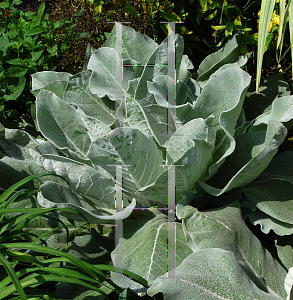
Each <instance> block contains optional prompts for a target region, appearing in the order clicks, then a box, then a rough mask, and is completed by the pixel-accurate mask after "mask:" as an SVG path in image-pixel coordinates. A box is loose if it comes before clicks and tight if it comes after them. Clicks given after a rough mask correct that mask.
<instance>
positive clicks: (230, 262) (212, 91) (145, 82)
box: [0, 23, 293, 300]
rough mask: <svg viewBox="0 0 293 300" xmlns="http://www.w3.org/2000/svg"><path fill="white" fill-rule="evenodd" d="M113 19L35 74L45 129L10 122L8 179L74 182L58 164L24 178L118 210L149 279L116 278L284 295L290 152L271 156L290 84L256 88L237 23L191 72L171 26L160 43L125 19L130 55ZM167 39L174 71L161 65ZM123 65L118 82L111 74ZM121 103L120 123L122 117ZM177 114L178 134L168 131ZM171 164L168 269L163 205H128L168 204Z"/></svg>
mask: <svg viewBox="0 0 293 300" xmlns="http://www.w3.org/2000/svg"><path fill="white" fill-rule="evenodd" d="M116 31H117V32H118V31H120V32H122V27H121V25H120V24H119V23H116V24H115V26H114V28H113V30H112V32H111V34H110V35H109V37H108V40H107V41H106V43H105V44H104V45H103V47H101V48H99V49H97V50H95V49H91V53H90V58H89V60H88V62H87V63H85V65H84V71H83V72H81V73H78V74H76V75H72V74H69V73H65V72H64V73H57V72H52V71H51V72H50V71H46V72H39V73H36V74H34V75H33V76H32V90H33V93H34V95H35V96H36V107H35V112H34V117H35V124H36V128H37V130H38V131H39V132H40V133H41V135H42V136H43V137H44V138H43V139H35V138H33V137H32V136H31V135H30V134H28V133H27V132H25V131H22V130H19V129H7V128H4V127H3V126H2V128H1V131H0V144H1V146H2V148H3V150H4V153H3V154H2V156H3V157H2V159H1V160H0V172H1V178H3V179H2V180H1V188H3V189H6V188H8V187H9V186H10V185H11V184H12V183H13V182H12V181H13V180H20V179H22V178H23V177H24V176H27V175H31V174H36V173H44V172H50V173H54V174H57V175H59V176H62V177H64V178H65V179H66V180H67V181H68V182H69V183H70V187H68V186H67V185H65V184H64V181H63V180H61V179H59V178H56V177H52V178H50V180H45V179H44V178H38V180H34V181H32V182H31V183H30V184H31V185H30V186H27V187H28V188H38V189H39V192H38V195H37V199H38V202H39V204H40V205H41V206H43V207H45V208H70V209H73V210H76V211H78V212H79V213H80V214H82V216H83V217H81V216H80V215H77V214H76V215H75V214H71V213H66V212H60V216H65V217H67V218H69V219H73V220H75V221H76V222H82V221H83V220H84V218H85V219H86V220H87V221H88V222H89V223H91V224H97V225H98V226H99V225H104V224H115V221H116V220H117V219H123V239H121V240H120V245H123V253H124V258H123V261H124V266H123V267H124V268H125V269H126V270H128V271H131V272H134V273H136V274H138V275H140V276H141V277H143V278H144V279H145V280H147V282H148V285H149V288H146V287H145V286H143V285H141V284H139V283H137V282H134V281H133V280H131V279H129V278H126V277H118V278H117V277H113V281H114V282H115V284H117V285H118V286H120V287H122V288H125V289H126V288H130V289H131V290H132V291H134V292H135V293H137V294H138V295H141V296H142V295H149V296H150V297H156V296H158V295H159V293H162V294H163V297H164V299H174V300H175V299H188V300H190V299H196V300H197V299H198V300H199V299H219V298H222V299H287V298H288V299H289V295H288V294H289V293H290V287H291V285H292V279H290V278H291V276H292V275H291V273H290V272H289V270H290V268H291V267H292V266H293V261H292V257H293V255H292V254H293V253H292V246H293V244H292V234H293V221H292V210H293V206H292V201H293V200H292V184H293V181H292V180H293V178H292V176H293V169H292V166H293V155H292V151H285V152H282V153H279V154H278V155H276V154H277V153H278V149H279V146H280V145H281V144H282V143H283V141H284V140H285V138H286V136H287V133H288V130H289V129H290V128H291V127H292V119H293V113H292V105H293V96H290V88H289V86H288V84H287V83H286V82H285V80H284V79H283V77H282V76H281V75H280V74H277V75H273V76H270V77H267V78H265V79H263V81H262V83H261V86H260V91H261V94H256V93H255V86H254V85H253V84H251V77H250V76H249V74H247V73H246V72H245V71H244V70H243V69H242V68H243V67H244V66H245V64H246V62H247V60H248V59H249V54H246V55H242V54H241V51H240V49H239V46H238V43H237V36H234V37H233V38H232V39H231V40H230V41H229V42H228V43H227V45H226V46H225V47H224V48H223V49H221V50H219V51H218V52H216V53H214V54H212V55H210V56H208V57H207V58H206V59H205V60H204V61H203V62H202V63H201V64H200V66H199V69H198V70H197V72H196V74H195V75H194V76H192V75H191V73H190V71H189V70H192V69H193V65H192V63H191V61H190V60H189V59H188V57H187V56H186V55H183V49H184V41H183V38H182V36H180V35H178V34H176V35H175V34H174V33H173V32H171V33H170V35H169V36H168V37H167V38H166V39H165V40H164V41H163V42H162V43H161V44H160V45H159V44H157V43H156V42H155V41H153V40H152V39H151V38H149V37H147V36H145V35H141V34H140V33H137V32H135V31H134V30H133V29H131V28H129V27H126V26H123V59H122V55H121V52H119V51H116ZM170 44H171V45H173V47H174V51H175V53H176V64H175V70H176V75H175V78H171V77H169V76H168V68H167V67H166V66H168V59H169V56H168V47H169V46H170ZM120 64H123V81H122V83H121V84H120V83H119V81H118V80H116V77H117V73H116V71H117V66H119V65H120ZM175 82H176V106H175V108H176V118H175V115H174V116H173V117H172V120H170V118H169V119H167V116H168V84H171V83H173V84H175ZM122 99H123V101H122ZM116 103H118V104H119V105H120V106H119V107H120V108H119V109H118V111H117V109H116V107H115V106H116V105H115V104H116ZM121 115H122V116H123V121H124V122H123V127H122V126H120V127H117V126H116V124H117V119H120V118H119V116H121ZM171 125H172V126H173V130H174V131H175V133H174V134H173V135H170V134H166V132H167V129H168V127H169V126H171ZM117 164H119V165H124V166H123V203H124V210H123V211H122V212H116V211H115V193H116V186H115V184H116V182H115V178H116V170H115V167H113V165H117ZM170 165H171V167H172V165H173V166H174V165H180V166H178V167H176V202H177V206H176V216H177V220H176V276H175V277H173V278H172V277H168V276H167V274H168V273H167V271H168V261H167V257H168V252H167V238H168V217H167V215H166V213H164V211H163V212H162V211H161V210H159V209H157V210H145V211H143V216H142V217H140V218H139V219H134V218H130V217H129V216H130V215H131V213H132V210H133V209H134V208H135V207H137V208H139V207H143V208H146V209H147V208H150V207H153V208H167V207H168V196H167V195H168V192H167V189H168V171H169V169H170ZM18 205H20V206H22V207H26V206H29V205H31V204H30V203H29V200H27V201H24V202H23V203H18ZM257 225H259V226H260V229H261V232H262V233H263V234H268V233H270V234H272V235H273V244H272V243H268V244H265V243H261V241H260V240H259V239H258V238H257V237H256V236H255V235H254V234H253V231H252V230H251V228H253V227H254V226H257ZM111 233H112V235H113V234H114V232H113V231H112V232H111ZM111 233H110V234H109V236H108V237H109V238H110V236H111ZM108 237H107V238H108ZM107 238H106V237H105V240H104V242H106V240H107ZM96 242H98V241H96ZM112 242H113V240H112ZM118 246H119V244H118ZM97 249H98V247H97ZM115 251H116V250H115V249H114V251H112V253H111V255H112V260H113V262H114V261H115V260H114V258H115V253H116V252H115ZM109 264H111V261H109ZM291 272H292V271H291ZM285 279H286V288H285ZM290 280H291V281H290ZM291 297H292V295H291Z"/></svg>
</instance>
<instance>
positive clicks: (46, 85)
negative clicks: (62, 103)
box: [32, 71, 72, 98]
mask: <svg viewBox="0 0 293 300" xmlns="http://www.w3.org/2000/svg"><path fill="white" fill-rule="evenodd" d="M71 76H72V75H71V74H69V73H65V72H64V73H61V72H54V71H42V72H38V73H36V74H33V75H32V93H33V94H34V95H35V96H37V95H38V93H39V92H40V89H44V90H48V91H52V92H53V93H55V94H56V95H57V96H58V97H60V98H63V94H64V91H65V89H66V86H67V83H68V80H69V78H70V77H71Z"/></svg>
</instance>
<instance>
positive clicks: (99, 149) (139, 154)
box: [88, 127, 164, 197]
mask: <svg viewBox="0 0 293 300" xmlns="http://www.w3.org/2000/svg"><path fill="white" fill-rule="evenodd" d="M88 158H89V159H90V160H91V161H92V162H93V164H94V165H95V166H101V167H103V168H104V169H106V170H108V172H109V173H110V174H112V175H113V176H116V170H115V166H114V165H122V166H123V169H122V170H123V192H124V193H125V194H126V195H128V196H130V197H135V195H133V192H136V191H138V190H139V189H140V188H142V187H144V186H148V185H150V184H152V183H153V182H154V181H155V180H156V178H157V177H158V176H159V175H160V174H161V173H162V172H163V170H164V167H163V166H162V163H163V158H162V153H161V151H160V150H159V149H158V148H157V146H156V144H155V142H154V141H153V140H152V138H149V137H147V136H145V135H144V134H142V133H141V132H140V131H139V130H138V129H133V128H126V127H124V128H117V129H115V130H113V131H112V132H110V133H109V134H108V135H106V136H104V137H98V138H97V139H96V140H95V141H94V142H93V143H92V145H91V147H90V150H89V153H88ZM146 162H147V163H146Z"/></svg>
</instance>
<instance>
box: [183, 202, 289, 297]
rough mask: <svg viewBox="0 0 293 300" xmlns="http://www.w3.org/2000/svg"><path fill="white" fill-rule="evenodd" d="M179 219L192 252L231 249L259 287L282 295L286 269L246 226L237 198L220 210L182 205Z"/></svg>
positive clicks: (283, 294) (270, 292)
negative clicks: (209, 249) (202, 209)
mask: <svg viewBox="0 0 293 300" xmlns="http://www.w3.org/2000/svg"><path fill="white" fill-rule="evenodd" d="M184 213H185V215H184ZM182 218H183V228H184V233H185V235H186V238H187V242H188V245H189V246H190V247H191V248H192V250H193V251H194V252H197V251H198V250H202V249H207V248H220V249H223V250H227V251H232V252H233V253H234V255H235V258H236V259H237V261H238V263H239V264H240V266H241V268H242V269H243V271H244V272H245V273H246V274H247V276H248V277H249V278H250V279H251V280H252V281H253V282H254V283H255V284H256V286H257V287H258V288H259V289H261V290H263V291H264V292H267V293H269V294H271V295H274V296H277V295H279V296H281V297H283V298H284V297H285V296H286V295H285V291H284V279H285V277H286V270H284V269H283V267H282V266H281V265H280V264H279V263H278V262H277V261H276V260H275V259H274V258H273V257H272V255H271V254H270V253H269V251H268V250H266V249H265V248H264V247H263V246H262V244H261V243H260V241H259V240H258V239H257V238H256V237H255V236H254V235H253V234H252V232H251V231H250V230H249V228H248V227H247V226H246V224H245V222H244V220H243V218H242V215H241V210H240V205H239V202H238V201H237V202H234V203H232V204H230V205H228V206H227V207H224V208H221V209H215V210H210V211H202V212H199V211H198V210H197V209H196V208H194V207H191V206H186V207H185V208H184V210H183V213H182ZM215 266H217V264H215ZM236 299H237V298H236Z"/></svg>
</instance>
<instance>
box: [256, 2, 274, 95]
mask: <svg viewBox="0 0 293 300" xmlns="http://www.w3.org/2000/svg"><path fill="white" fill-rule="evenodd" d="M274 6H275V0H262V2H261V8H260V16H259V30H258V49H257V70H256V91H258V88H259V83H260V77H261V68H262V61H263V54H264V48H265V43H266V38H267V33H268V29H269V25H270V22H271V17H272V13H273V9H274Z"/></svg>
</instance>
